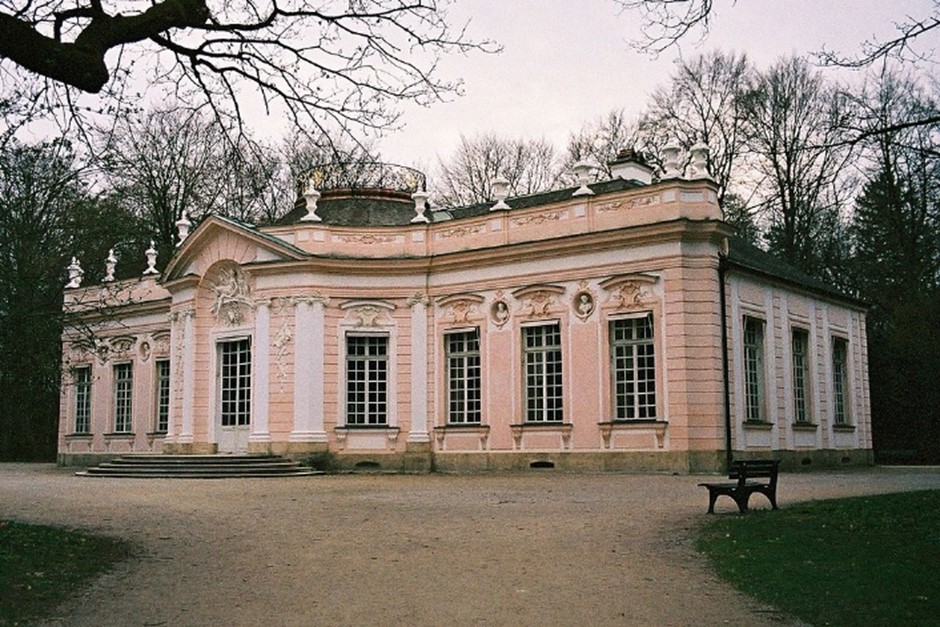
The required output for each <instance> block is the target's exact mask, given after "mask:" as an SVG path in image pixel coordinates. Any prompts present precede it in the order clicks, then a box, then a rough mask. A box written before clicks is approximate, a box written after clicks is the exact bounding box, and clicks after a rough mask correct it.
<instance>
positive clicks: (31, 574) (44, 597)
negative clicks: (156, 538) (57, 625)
mask: <svg viewBox="0 0 940 627" xmlns="http://www.w3.org/2000/svg"><path fill="white" fill-rule="evenodd" d="M129 555H130V550H129V547H128V545H127V544H125V543H123V542H120V541H118V540H113V539H110V538H102V537H99V536H92V535H88V534H84V533H79V532H75V531H68V530H65V529H58V528H54V527H42V526H38V525H27V524H22V523H17V522H11V521H0V625H16V624H20V623H24V622H28V621H30V620H32V619H36V618H39V617H42V616H48V613H49V612H50V611H52V610H53V609H54V608H55V606H56V605H58V604H59V603H61V602H62V601H64V600H65V599H66V598H68V597H69V596H71V595H73V594H74V593H75V592H76V591H77V590H79V589H80V588H81V587H82V585H84V584H86V583H88V581H89V580H91V579H92V578H93V577H95V576H96V575H99V574H102V573H104V572H105V571H107V570H108V569H109V568H111V567H112V566H113V565H114V564H116V563H117V562H119V561H121V560H123V559H125V558H126V557H128V556H129Z"/></svg>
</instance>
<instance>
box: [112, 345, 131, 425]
mask: <svg viewBox="0 0 940 627" xmlns="http://www.w3.org/2000/svg"><path fill="white" fill-rule="evenodd" d="M123 372H126V373H127V375H126V376H123V375H122V374H121V373H123ZM111 388H112V395H111V398H112V403H113V411H112V425H113V427H114V431H113V433H133V432H134V364H133V363H132V362H129V361H124V362H119V363H116V364H114V365H113V366H112V367H111Z"/></svg>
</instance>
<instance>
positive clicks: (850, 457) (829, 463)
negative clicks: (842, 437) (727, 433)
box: [735, 449, 875, 472]
mask: <svg viewBox="0 0 940 627" xmlns="http://www.w3.org/2000/svg"><path fill="white" fill-rule="evenodd" d="M767 457H772V458H773V459H779V460H780V469H781V470H783V471H784V472H798V471H809V470H833V469H836V468H861V467H865V466H874V465H875V454H874V451H872V449H844V450H843V449H822V450H807V451H773V452H772V453H769V454H763V455H762V454H755V453H753V452H751V451H748V452H747V453H744V452H741V453H736V454H735V459H748V458H752V459H753V458H759V459H766V458H767Z"/></svg>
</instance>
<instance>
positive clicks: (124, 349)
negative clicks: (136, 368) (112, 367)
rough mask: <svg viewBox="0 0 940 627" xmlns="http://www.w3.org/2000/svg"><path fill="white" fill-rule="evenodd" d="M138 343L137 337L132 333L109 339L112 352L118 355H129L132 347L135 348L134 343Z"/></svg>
mask: <svg viewBox="0 0 940 627" xmlns="http://www.w3.org/2000/svg"><path fill="white" fill-rule="evenodd" d="M136 343H137V338H136V337H134V336H132V335H122V336H120V337H113V338H111V340H110V341H109V344H110V353H111V354H113V355H115V356H116V357H127V355H128V353H130V352H131V349H132V348H134V344H136Z"/></svg>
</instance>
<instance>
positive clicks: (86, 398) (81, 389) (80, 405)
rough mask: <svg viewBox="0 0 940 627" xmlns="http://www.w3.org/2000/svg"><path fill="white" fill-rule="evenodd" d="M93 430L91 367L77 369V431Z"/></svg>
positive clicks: (87, 431) (86, 431)
mask: <svg viewBox="0 0 940 627" xmlns="http://www.w3.org/2000/svg"><path fill="white" fill-rule="evenodd" d="M90 431H91V367H90V366H81V367H79V368H76V369H75V433H89V432H90Z"/></svg>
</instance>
